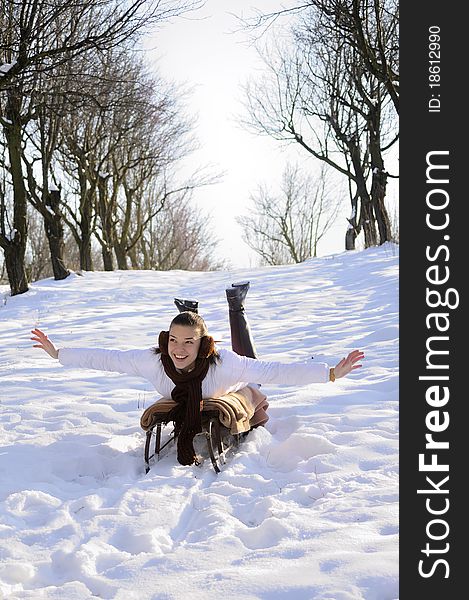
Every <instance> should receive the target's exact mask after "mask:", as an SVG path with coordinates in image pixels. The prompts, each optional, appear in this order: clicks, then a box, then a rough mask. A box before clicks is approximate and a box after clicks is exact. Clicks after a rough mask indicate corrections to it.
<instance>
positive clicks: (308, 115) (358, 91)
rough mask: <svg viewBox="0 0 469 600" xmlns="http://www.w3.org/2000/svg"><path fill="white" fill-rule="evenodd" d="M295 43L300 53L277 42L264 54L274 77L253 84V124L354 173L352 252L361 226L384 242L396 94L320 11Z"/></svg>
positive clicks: (370, 239)
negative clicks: (325, 23) (327, 25)
mask: <svg viewBox="0 0 469 600" xmlns="http://www.w3.org/2000/svg"><path fill="white" fill-rule="evenodd" d="M295 44H296V46H295V47H294V49H293V50H291V49H290V50H288V49H286V48H285V47H281V48H280V47H278V46H277V47H276V55H274V56H270V57H269V58H266V59H265V62H266V65H267V67H268V72H269V73H270V78H269V77H268V76H266V77H265V79H264V80H262V79H259V78H258V80H257V81H255V82H252V83H250V84H248V86H247V87H246V92H247V108H248V113H249V120H248V121H247V124H248V125H250V126H251V127H253V128H254V129H255V130H256V131H258V132H261V133H266V134H268V135H270V136H272V137H274V138H276V139H279V140H284V141H285V140H286V141H291V140H294V141H295V142H297V143H298V144H299V145H300V146H301V147H302V148H303V149H305V150H306V151H307V152H308V153H309V154H311V155H312V156H314V157H315V158H317V159H319V160H321V161H323V162H324V163H326V164H327V165H329V166H332V167H334V169H336V171H338V172H339V173H342V174H343V175H345V176H346V177H347V179H348V181H349V184H350V187H349V189H350V199H351V203H352V209H353V211H352V215H353V216H352V218H351V225H352V227H351V228H349V230H348V231H347V246H346V247H347V248H348V249H349V248H351V247H353V244H354V240H355V237H356V235H357V234H358V233H359V232H360V230H361V229H363V231H364V233H365V245H366V246H367V247H368V246H372V245H376V244H377V243H378V235H377V232H376V225H375V222H376V220H378V226H379V234H380V238H379V243H383V242H384V241H387V240H388V239H390V236H391V231H390V224H389V218H388V217H387V213H386V208H385V205H384V197H385V190H386V178H387V176H388V173H387V172H386V170H385V167H384V158H383V152H384V151H385V149H386V148H388V147H390V146H391V145H392V143H394V142H395V141H396V140H397V136H396V134H395V132H393V129H392V127H389V126H388V123H389V122H390V121H389V120H385V118H384V116H385V115H386V114H387V113H386V110H387V109H386V106H387V103H388V104H389V99H388V101H387V103H386V96H383V94H382V84H380V83H379V82H378V81H377V80H376V78H375V77H374V76H373V75H370V73H368V72H367V71H366V70H364V68H363V65H362V64H361V63H360V56H359V55H358V54H357V52H355V51H354V49H353V48H351V47H350V46H349V45H347V44H346V43H344V40H343V38H342V37H341V36H340V35H338V34H336V33H334V32H333V31H330V30H329V29H326V30H325V31H324V30H323V28H322V24H321V22H320V20H319V21H318V19H317V16H316V15H315V14H313V15H311V22H309V23H308V25H307V26H306V23H304V24H303V28H302V29H298V30H297V32H296V36H295ZM368 185H370V187H371V190H370V189H369V188H368ZM359 201H360V206H359V207H358V202H359ZM358 208H360V212H358V210H357V209H358ZM351 234H352V236H351Z"/></svg>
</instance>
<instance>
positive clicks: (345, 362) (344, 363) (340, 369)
mask: <svg viewBox="0 0 469 600" xmlns="http://www.w3.org/2000/svg"><path fill="white" fill-rule="evenodd" d="M364 357H365V355H364V354H363V352H362V351H361V350H353V351H352V352H350V354H349V355H348V356H347V358H343V359H342V360H341V361H340V362H338V363H337V364H336V366H335V367H334V375H335V378H336V379H340V377H345V376H346V375H348V374H349V373H350V371H353V370H354V369H359V368H360V367H361V366H362V365H357V364H356V363H357V362H358V361H359V360H361V359H362V358H364Z"/></svg>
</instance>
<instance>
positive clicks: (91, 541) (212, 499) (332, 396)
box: [0, 244, 399, 600]
mask: <svg viewBox="0 0 469 600" xmlns="http://www.w3.org/2000/svg"><path fill="white" fill-rule="evenodd" d="M243 279H249V280H250V281H251V289H250V291H249V294H248V297H247V301H246V308H247V313H248V315H249V319H250V322H251V327H252V330H253V333H254V336H255V341H256V345H257V350H258V352H259V355H260V357H262V358H266V359H275V360H280V361H293V360H302V359H305V358H308V357H309V356H312V355H313V356H314V359H315V360H322V361H326V362H329V363H330V364H331V365H334V364H335V363H336V362H337V361H338V360H340V358H342V357H343V356H345V355H346V354H347V352H349V351H350V350H352V349H355V348H359V349H361V350H363V351H364V352H365V355H366V357H365V360H364V362H363V367H362V368H361V369H358V370H357V371H355V372H354V373H352V374H351V375H350V376H349V377H347V378H345V379H341V380H338V381H337V382H335V383H334V384H314V385H307V386H304V387H298V388H295V387H286V386H281V385H275V386H274V385H272V386H263V391H264V392H265V393H266V394H267V395H268V398H269V402H270V409H269V413H270V420H269V422H268V423H267V426H266V427H265V428H262V427H261V428H258V429H257V430H255V431H253V432H251V433H250V434H249V436H248V437H247V439H246V441H245V442H244V443H243V444H242V445H241V447H240V449H239V450H238V451H237V452H236V454H235V455H232V456H231V457H230V458H229V460H228V463H227V464H226V466H225V467H224V468H223V471H222V472H221V473H220V474H219V475H216V474H215V472H214V471H213V469H212V467H211V465H210V461H205V462H204V463H203V464H202V466H199V467H197V466H191V467H184V466H181V465H179V464H178V462H177V461H176V457H175V449H174V448H172V449H171V450H170V452H169V453H168V454H167V455H166V456H165V457H164V458H162V459H161V460H160V461H159V462H158V463H156V464H155V465H154V466H153V467H152V469H151V471H150V472H149V473H148V475H145V471H144V462H143V446H144V433H143V431H142V430H141V429H140V426H139V418H140V415H141V413H142V411H143V409H144V408H145V407H147V406H149V405H150V404H151V403H153V402H154V401H155V400H156V398H157V395H156V393H155V392H154V391H152V389H151V386H150V384H149V383H147V382H146V381H144V380H140V379H136V378H132V377H128V376H123V375H119V374H114V373H102V372H97V371H89V370H73V369H65V368H63V367H62V366H61V365H60V364H59V363H58V362H57V361H54V360H52V359H51V358H49V357H48V356H47V355H46V354H45V353H44V352H42V351H41V350H37V349H33V348H32V347H31V346H32V342H30V330H31V329H32V328H33V327H40V328H42V329H43V330H44V331H46V333H47V334H48V335H49V336H50V338H51V339H52V340H53V341H54V342H55V343H56V345H57V346H58V347H62V346H67V345H74V346H79V345H83V346H90V345H92V346H97V347H105V348H122V349H127V348H132V347H142V348H143V347H148V346H152V345H155V344H156V340H157V334H158V332H159V331H160V330H161V329H167V327H168V325H169V322H170V320H171V318H172V317H173V316H174V315H175V314H176V313H177V311H176V308H175V306H174V305H173V297H174V296H176V297H183V298H191V299H197V300H199V303H200V313H201V314H202V315H203V316H204V318H205V320H206V321H207V324H208V326H209V330H210V332H211V333H212V335H214V337H215V338H216V339H219V340H220V339H221V340H222V341H221V343H220V347H223V346H224V347H230V342H229V326H228V318H227V306H226V300H225V294H224V288H225V286H226V285H230V284H231V283H232V282H234V281H239V280H243ZM6 292H7V288H6V287H3V288H1V289H0V410H1V429H2V446H1V448H0V590H1V592H3V597H4V598H8V599H10V598H12V599H19V598H30V599H33V600H37V599H39V598H53V599H57V600H74V599H79V600H82V599H83V600H84V599H87V598H108V599H122V600H150V599H154V600H160V599H161V600H173V599H174V600H177V599H184V600H190V599H192V598H203V599H204V600H212V599H213V600H215V599H216V600H218V599H220V598H223V599H224V600H251V599H262V600H284V599H292V600H326V599H327V600H359V599H366V600H395V599H396V598H397V597H398V595H399V593H398V247H397V246H395V245H391V244H386V245H384V246H383V247H380V248H375V249H368V250H364V251H356V252H348V253H341V254H336V255H331V256H327V257H323V258H319V259H315V260H308V261H306V262H304V263H302V264H299V265H294V266H279V267H268V268H257V269H256V268H254V269H242V270H241V269H240V270H236V271H230V272H211V273H200V272H184V271H172V272H152V271H143V272H142V271H139V272H133V271H128V272H124V271H117V272H111V273H102V272H99V273H98V272H96V273H92V272H87V273H85V274H84V275H83V276H79V275H77V274H73V275H71V276H70V277H69V278H68V279H66V280H64V281H59V282H57V281H53V280H51V279H47V280H43V281H40V282H37V283H35V284H33V285H31V289H30V291H29V292H27V293H26V294H22V295H19V296H15V297H9V296H7V294H6ZM1 592H0V597H1Z"/></svg>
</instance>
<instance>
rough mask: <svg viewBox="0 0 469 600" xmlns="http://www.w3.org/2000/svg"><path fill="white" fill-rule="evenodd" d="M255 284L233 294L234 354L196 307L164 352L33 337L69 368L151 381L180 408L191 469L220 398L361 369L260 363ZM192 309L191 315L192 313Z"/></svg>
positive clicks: (166, 339)
mask: <svg viewBox="0 0 469 600" xmlns="http://www.w3.org/2000/svg"><path fill="white" fill-rule="evenodd" d="M248 289H249V282H243V283H237V284H236V283H235V284H232V286H231V287H230V288H228V289H227V290H226V297H227V301H228V314H229V320H230V330H231V343H232V348H233V351H230V350H220V351H218V350H217V349H216V347H215V341H214V339H213V337H212V336H210V335H209V334H208V330H207V326H206V324H205V321H204V320H203V318H202V317H201V316H200V315H199V314H198V312H197V308H196V307H197V303H196V302H187V304H184V303H183V304H182V306H181V305H180V303H179V301H178V300H177V299H175V304H176V305H177V306H178V309H179V310H180V313H179V314H178V315H177V316H176V317H175V318H174V319H173V320H172V321H171V324H170V327H169V330H168V331H161V332H160V334H159V338H158V347H157V348H148V349H145V350H104V349H97V348H61V349H60V350H57V349H56V348H55V346H54V344H53V343H52V342H51V341H50V340H49V339H48V337H47V336H46V335H45V334H44V333H43V332H42V331H41V330H39V329H34V330H33V331H32V333H33V337H32V338H31V339H32V340H33V341H35V342H37V343H36V344H35V345H34V347H35V348H42V349H43V350H44V351H45V352H47V353H48V354H49V356H51V357H52V358H58V360H59V361H60V363H61V364H62V365H64V366H66V367H81V368H87V369H97V370H100V371H115V372H118V373H126V374H128V375H137V376H140V377H143V378H145V379H147V380H148V381H150V382H151V383H152V384H153V386H154V387H155V389H156V390H157V391H158V392H159V393H160V394H161V395H162V397H163V398H172V400H174V402H175V403H176V404H175V406H174V408H173V409H171V411H170V413H169V415H168V416H169V418H168V420H169V421H174V424H175V433H176V434H177V438H178V455H177V456H178V461H179V463H181V464H183V465H190V464H193V463H194V462H195V460H196V456H195V451H194V446H193V439H194V436H195V435H196V434H197V433H200V432H201V431H202V425H201V415H200V412H201V406H202V400H203V399H209V398H220V397H221V396H223V395H225V394H229V393H231V392H237V391H238V390H242V389H243V388H245V387H247V386H249V387H250V388H251V389H252V390H254V391H256V392H258V388H259V384H263V383H265V384H268V383H281V384H285V385H298V384H303V385H304V384H308V383H327V382H329V381H335V380H336V379H338V378H340V377H344V376H345V375H347V374H348V373H350V372H351V371H352V370H354V369H357V368H359V367H360V366H361V365H360V364H358V363H359V361H360V360H361V359H362V358H363V357H364V354H363V353H362V352H360V351H359V350H354V351H353V352H351V353H350V354H349V355H348V356H347V357H346V358H343V359H342V360H341V361H340V362H339V363H338V364H337V365H336V366H335V367H332V368H330V367H329V365H327V364H326V363H319V362H315V361H314V362H313V361H312V360H311V359H310V360H308V361H305V362H295V363H291V364H284V363H280V362H270V361H262V360H257V358H256V351H255V347H254V342H253V340H252V335H251V330H250V327H249V324H248V321H247V317H246V314H245V310H244V300H245V297H246V294H247V292H248ZM187 307H190V310H186V308H187Z"/></svg>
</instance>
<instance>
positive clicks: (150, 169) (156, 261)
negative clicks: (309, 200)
mask: <svg viewBox="0 0 469 600" xmlns="http://www.w3.org/2000/svg"><path fill="white" fill-rule="evenodd" d="M201 4H203V3H202V2H200V1H196V0H178V1H162V0H158V1H154V2H152V1H150V2H149V1H143V0H132V1H126V2H121V1H114V0H82V1H81V2H79V3H77V2H74V1H68V0H67V1H62V2H45V1H44V2H41V1H39V2H37V1H33V0H21V1H14V0H1V1H0V30H1V32H2V37H1V40H0V146H1V153H0V247H1V248H2V250H3V256H4V269H5V270H6V274H7V277H8V281H9V283H10V288H11V293H12V295H14V294H20V293H23V292H25V291H27V289H28V281H31V280H32V279H34V278H35V277H37V276H41V275H42V276H44V275H49V274H51V275H52V274H53V276H54V277H55V279H63V278H65V277H67V276H68V275H69V272H70V271H69V269H70V264H72V265H76V266H77V267H78V268H80V269H83V270H92V269H93V268H94V264H96V262H98V263H99V267H100V268H103V269H105V270H112V269H114V268H115V267H116V266H117V268H119V269H127V268H129V266H131V267H133V268H147V269H149V268H157V269H171V268H196V269H209V268H214V267H216V261H215V259H213V257H212V255H211V250H212V246H213V244H214V242H212V244H210V243H208V244H207V239H210V236H209V235H208V234H207V232H206V231H205V229H206V228H207V222H206V220H205V219H203V218H202V216H201V215H200V214H199V213H197V212H196V211H194V210H193V209H192V208H191V205H190V196H191V192H192V191H193V190H194V188H195V187H197V186H200V185H206V184H208V183H210V181H209V179H208V178H207V177H205V178H204V177H203V176H200V175H196V176H195V175H194V176H189V177H188V179H187V180H186V181H182V182H181V181H179V179H178V178H176V177H175V173H176V166H177V164H178V161H180V160H181V159H182V158H183V157H184V156H185V155H186V154H187V153H188V152H190V151H191V150H192V149H193V148H194V139H193V138H192V133H191V128H192V124H191V121H190V119H189V118H188V117H187V116H186V115H185V114H184V111H185V109H184V104H183V100H184V90H181V89H178V88H177V87H176V86H175V85H174V84H170V83H168V82H165V81H164V80H163V79H162V78H161V77H159V76H158V74H156V73H155V71H154V70H152V69H150V68H149V67H148V66H147V64H146V62H145V59H144V58H142V54H141V53H140V52H139V51H138V40H139V38H140V36H141V35H142V33H143V32H145V31H147V30H148V29H149V28H151V27H154V26H155V25H157V24H158V23H160V22H162V21H163V20H166V19H168V18H170V17H174V16H177V15H181V14H182V13H185V12H187V11H189V10H194V9H196V8H198V7H199V6H201ZM41 226H43V229H44V232H45V238H46V240H47V245H48V248H47V250H46V249H45V248H44V236H43V235H42V233H41V228H42V227H41ZM31 231H32V232H34V238H32V237H31V235H29V234H30V232H31ZM70 248H73V249H74V251H72V252H70ZM97 248H99V250H98V251H97ZM47 254H49V260H45V257H46V255H47ZM189 256H190V257H191V258H190V259H189Z"/></svg>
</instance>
